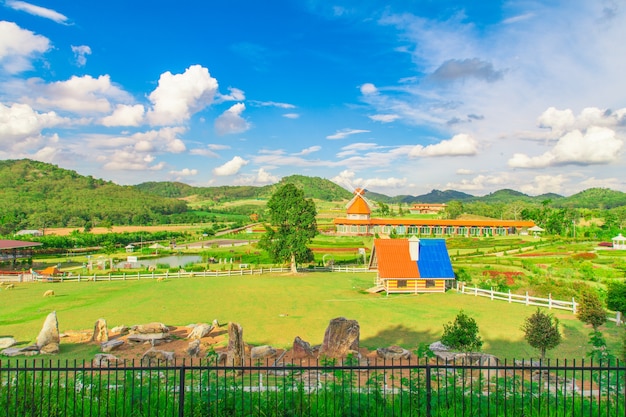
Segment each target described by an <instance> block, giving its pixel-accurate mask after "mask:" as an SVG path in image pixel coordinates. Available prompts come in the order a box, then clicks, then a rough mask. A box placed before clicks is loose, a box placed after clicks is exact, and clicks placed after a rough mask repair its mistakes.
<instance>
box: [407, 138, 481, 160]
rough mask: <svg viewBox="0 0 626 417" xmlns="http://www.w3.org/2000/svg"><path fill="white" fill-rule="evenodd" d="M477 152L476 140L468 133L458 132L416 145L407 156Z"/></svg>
mask: <svg viewBox="0 0 626 417" xmlns="http://www.w3.org/2000/svg"><path fill="white" fill-rule="evenodd" d="M477 153H478V141H477V140H476V139H474V138H473V137H472V136H470V135H466V134H463V133H460V134H458V135H455V136H453V137H452V139H448V140H442V141H441V142H439V143H437V144H434V145H428V146H422V145H416V146H414V147H413V149H411V152H409V157H411V158H417V157H430V156H471V155H476V154H477Z"/></svg>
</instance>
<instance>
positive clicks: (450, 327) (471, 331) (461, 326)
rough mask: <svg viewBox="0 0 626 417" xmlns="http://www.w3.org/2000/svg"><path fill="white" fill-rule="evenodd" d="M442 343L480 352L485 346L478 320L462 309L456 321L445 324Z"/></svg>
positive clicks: (462, 350)
mask: <svg viewBox="0 0 626 417" xmlns="http://www.w3.org/2000/svg"><path fill="white" fill-rule="evenodd" d="M441 343H443V344H444V345H446V346H448V347H449V348H452V349H456V350H459V351H461V352H465V353H466V354H467V353H468V352H478V351H480V349H481V347H482V346H483V341H482V339H481V338H480V335H479V334H478V324H476V320H474V319H473V318H471V317H469V316H468V315H467V314H465V313H464V312H463V310H461V311H460V312H459V314H457V316H456V318H455V319H454V322H449V323H448V324H444V325H443V336H441Z"/></svg>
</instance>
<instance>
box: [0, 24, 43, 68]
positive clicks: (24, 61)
mask: <svg viewBox="0 0 626 417" xmlns="http://www.w3.org/2000/svg"><path fill="white" fill-rule="evenodd" d="M48 49H50V41H49V40H48V38H46V37H44V36H41V35H36V34H34V33H33V32H31V31H29V30H25V29H22V28H20V27H19V26H18V25H16V24H15V23H13V22H7V21H0V68H2V70H4V71H6V72H7V73H9V74H17V73H19V72H22V71H26V70H28V69H31V68H32V64H31V61H32V59H34V58H35V57H36V56H38V55H40V54H42V53H44V52H46V51H47V50H48Z"/></svg>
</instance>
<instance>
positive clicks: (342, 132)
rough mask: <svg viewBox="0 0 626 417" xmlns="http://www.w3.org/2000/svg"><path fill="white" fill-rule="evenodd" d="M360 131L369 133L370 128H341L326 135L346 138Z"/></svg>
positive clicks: (330, 137)
mask: <svg viewBox="0 0 626 417" xmlns="http://www.w3.org/2000/svg"><path fill="white" fill-rule="evenodd" d="M359 133H369V130H363V129H341V130H338V131H337V132H335V133H334V134H332V135H329V136H326V139H345V138H347V137H348V136H352V135H358V134H359Z"/></svg>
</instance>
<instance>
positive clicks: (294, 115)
mask: <svg viewBox="0 0 626 417" xmlns="http://www.w3.org/2000/svg"><path fill="white" fill-rule="evenodd" d="M283 117H284V118H285V119H298V118H299V117H300V115H299V114H298V113H285V114H283Z"/></svg>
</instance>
